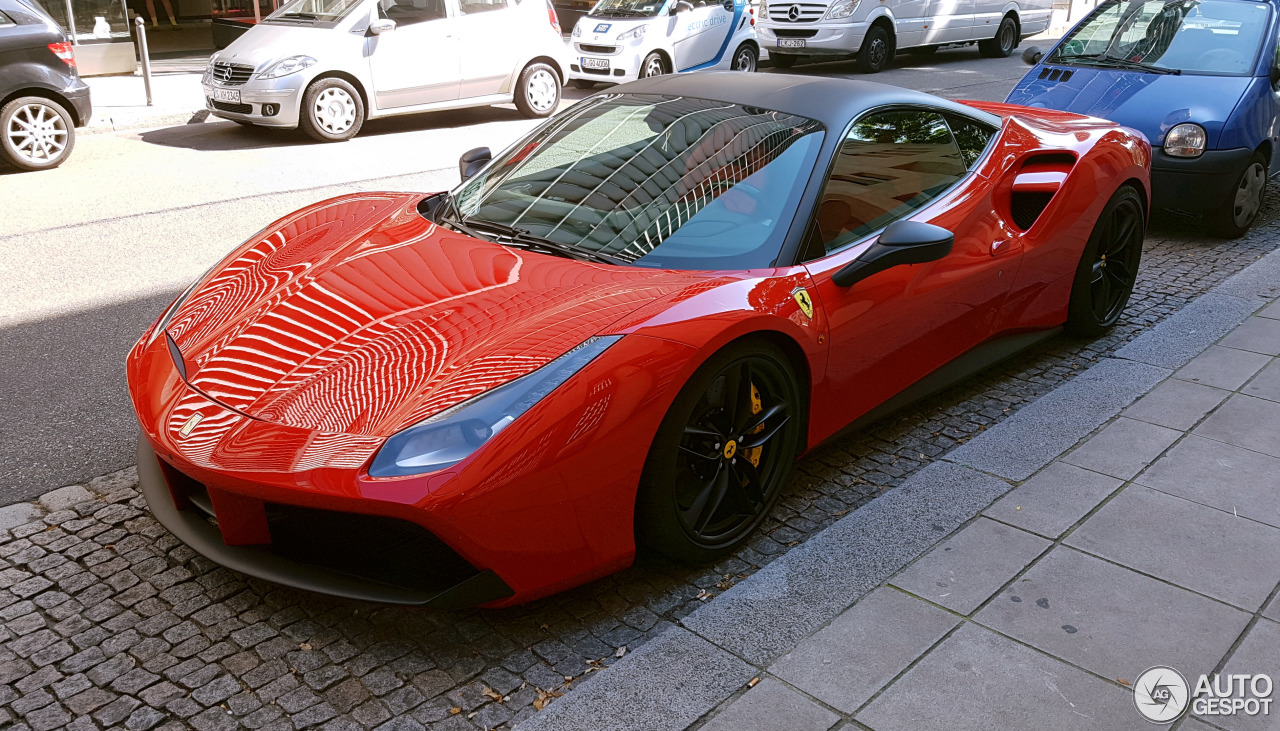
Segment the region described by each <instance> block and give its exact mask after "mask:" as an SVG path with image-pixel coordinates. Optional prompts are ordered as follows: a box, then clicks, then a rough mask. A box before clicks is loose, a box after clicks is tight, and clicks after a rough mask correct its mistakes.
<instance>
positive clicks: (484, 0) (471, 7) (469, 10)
mask: <svg viewBox="0 0 1280 731" xmlns="http://www.w3.org/2000/svg"><path fill="white" fill-rule="evenodd" d="M461 8H462V14H463V15H474V14H475V13H487V12H489V11H491V10H506V9H507V0H462V4H461Z"/></svg>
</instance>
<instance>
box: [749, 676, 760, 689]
mask: <svg viewBox="0 0 1280 731" xmlns="http://www.w3.org/2000/svg"><path fill="white" fill-rule="evenodd" d="M759 682H760V676H758V675H757V676H756V677H754V678H752V679H751V680H750V681H748V682H747V687H748V688H754V687H756V683H759Z"/></svg>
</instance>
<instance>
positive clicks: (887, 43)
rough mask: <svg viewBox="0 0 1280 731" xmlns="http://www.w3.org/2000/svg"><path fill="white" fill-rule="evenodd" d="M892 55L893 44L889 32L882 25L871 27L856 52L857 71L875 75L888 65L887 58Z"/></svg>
mask: <svg viewBox="0 0 1280 731" xmlns="http://www.w3.org/2000/svg"><path fill="white" fill-rule="evenodd" d="M892 55H893V43H892V41H891V40H890V38H889V32H888V31H886V30H885V29H884V26H883V25H873V26H871V28H870V29H869V30H868V31H867V35H866V36H865V37H863V39H862V48H861V49H860V50H859V51H858V71H860V72H862V73H864V74H875V73H879V72H881V71H883V70H884V68H885V67H886V66H888V65H889V57H890V56H892Z"/></svg>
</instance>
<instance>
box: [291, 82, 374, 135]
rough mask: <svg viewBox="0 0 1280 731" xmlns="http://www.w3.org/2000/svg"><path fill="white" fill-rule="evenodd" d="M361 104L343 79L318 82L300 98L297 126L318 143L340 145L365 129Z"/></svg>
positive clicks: (353, 90) (351, 87)
mask: <svg viewBox="0 0 1280 731" xmlns="http://www.w3.org/2000/svg"><path fill="white" fill-rule="evenodd" d="M364 115H365V111H364V102H363V101H361V99H360V93H359V92H357V91H356V88H355V87H354V86H352V85H351V84H350V83H349V82H347V81H346V80H344V79H339V78H334V77H329V78H326V79H317V80H316V81H313V82H311V86H308V87H307V91H306V93H304V94H303V95H302V109H301V110H299V115H298V117H299V119H298V126H300V127H301V128H302V131H303V132H306V133H307V135H309V136H310V137H311V138H312V139H314V140H317V141H319V142H342V141H344V140H349V139H351V138H352V137H355V136H356V133H357V132H359V131H360V128H361V127H363V126H364Z"/></svg>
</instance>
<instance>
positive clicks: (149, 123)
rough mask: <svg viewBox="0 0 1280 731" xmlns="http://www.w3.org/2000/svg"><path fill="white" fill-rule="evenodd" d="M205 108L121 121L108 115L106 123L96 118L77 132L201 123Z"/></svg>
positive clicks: (101, 131)
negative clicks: (201, 115) (198, 117)
mask: <svg viewBox="0 0 1280 731" xmlns="http://www.w3.org/2000/svg"><path fill="white" fill-rule="evenodd" d="M202 111H204V110H203V109H200V110H196V111H194V112H182V113H174V114H160V115H157V116H154V117H147V118H145V119H140V118H133V119H130V118H123V119H121V120H120V121H119V122H116V121H114V120H112V119H111V118H110V117H107V118H106V119H105V120H104V121H105V122H106V123H105V124H98V123H97V121H96V120H95V121H94V122H90V123H89V126H88V127H81V128H79V129H77V130H76V134H80V135H101V134H108V133H111V132H123V131H126V130H131V129H150V128H152V127H173V126H177V125H183V124H201V123H203V122H204V121H205V119H204V118H202V119H199V120H197V119H196V117H197V116H199V114H200V112H202Z"/></svg>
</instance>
